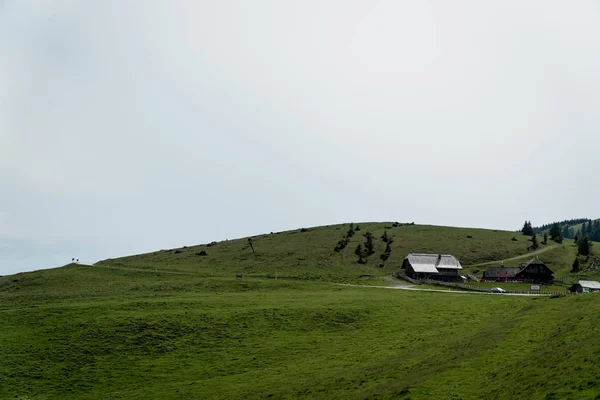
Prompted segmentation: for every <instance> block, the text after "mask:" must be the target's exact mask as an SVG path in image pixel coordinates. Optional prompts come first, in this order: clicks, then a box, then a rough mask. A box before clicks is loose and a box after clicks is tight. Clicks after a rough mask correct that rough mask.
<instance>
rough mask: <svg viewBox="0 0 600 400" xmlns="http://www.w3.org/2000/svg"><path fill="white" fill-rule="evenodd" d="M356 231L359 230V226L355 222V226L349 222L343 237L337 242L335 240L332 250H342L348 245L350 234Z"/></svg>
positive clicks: (352, 234)
mask: <svg viewBox="0 0 600 400" xmlns="http://www.w3.org/2000/svg"><path fill="white" fill-rule="evenodd" d="M358 231H360V226H358V224H356V227H355V226H354V223H352V222H351V223H350V226H349V227H348V231H347V232H346V234H345V235H344V237H343V238H342V239H341V240H340V241H339V242H337V244H336V245H335V247H334V249H333V251H335V252H340V251H342V250H344V249H345V248H346V246H348V243H350V238H351V237H352V236H354V234H355V233H356V232H358Z"/></svg>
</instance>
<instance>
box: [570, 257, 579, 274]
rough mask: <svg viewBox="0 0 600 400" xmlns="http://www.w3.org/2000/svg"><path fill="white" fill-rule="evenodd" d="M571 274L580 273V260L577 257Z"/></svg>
mask: <svg viewBox="0 0 600 400" xmlns="http://www.w3.org/2000/svg"><path fill="white" fill-rule="evenodd" d="M571 272H579V259H578V258H577V257H575V261H573V266H572V267H571Z"/></svg>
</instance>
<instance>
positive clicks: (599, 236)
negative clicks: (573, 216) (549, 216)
mask: <svg viewBox="0 0 600 400" xmlns="http://www.w3.org/2000/svg"><path fill="white" fill-rule="evenodd" d="M575 235H577V236H579V237H582V236H583V237H587V238H588V239H589V240H592V241H594V242H600V220H596V221H587V222H584V223H583V225H581V229H580V230H579V231H578V232H575V233H574V236H575ZM574 236H573V237H574Z"/></svg>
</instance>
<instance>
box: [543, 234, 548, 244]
mask: <svg viewBox="0 0 600 400" xmlns="http://www.w3.org/2000/svg"><path fill="white" fill-rule="evenodd" d="M542 244H543V245H546V244H548V234H547V233H546V232H544V240H543V241H542Z"/></svg>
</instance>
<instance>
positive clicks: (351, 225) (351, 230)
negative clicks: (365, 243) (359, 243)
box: [346, 222, 354, 238]
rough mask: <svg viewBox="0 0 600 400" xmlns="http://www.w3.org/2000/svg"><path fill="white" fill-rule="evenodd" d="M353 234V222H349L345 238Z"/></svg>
mask: <svg viewBox="0 0 600 400" xmlns="http://www.w3.org/2000/svg"><path fill="white" fill-rule="evenodd" d="M352 236H354V224H353V223H352V222H350V227H349V228H348V232H347V233H346V237H347V238H351V237H352Z"/></svg>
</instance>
